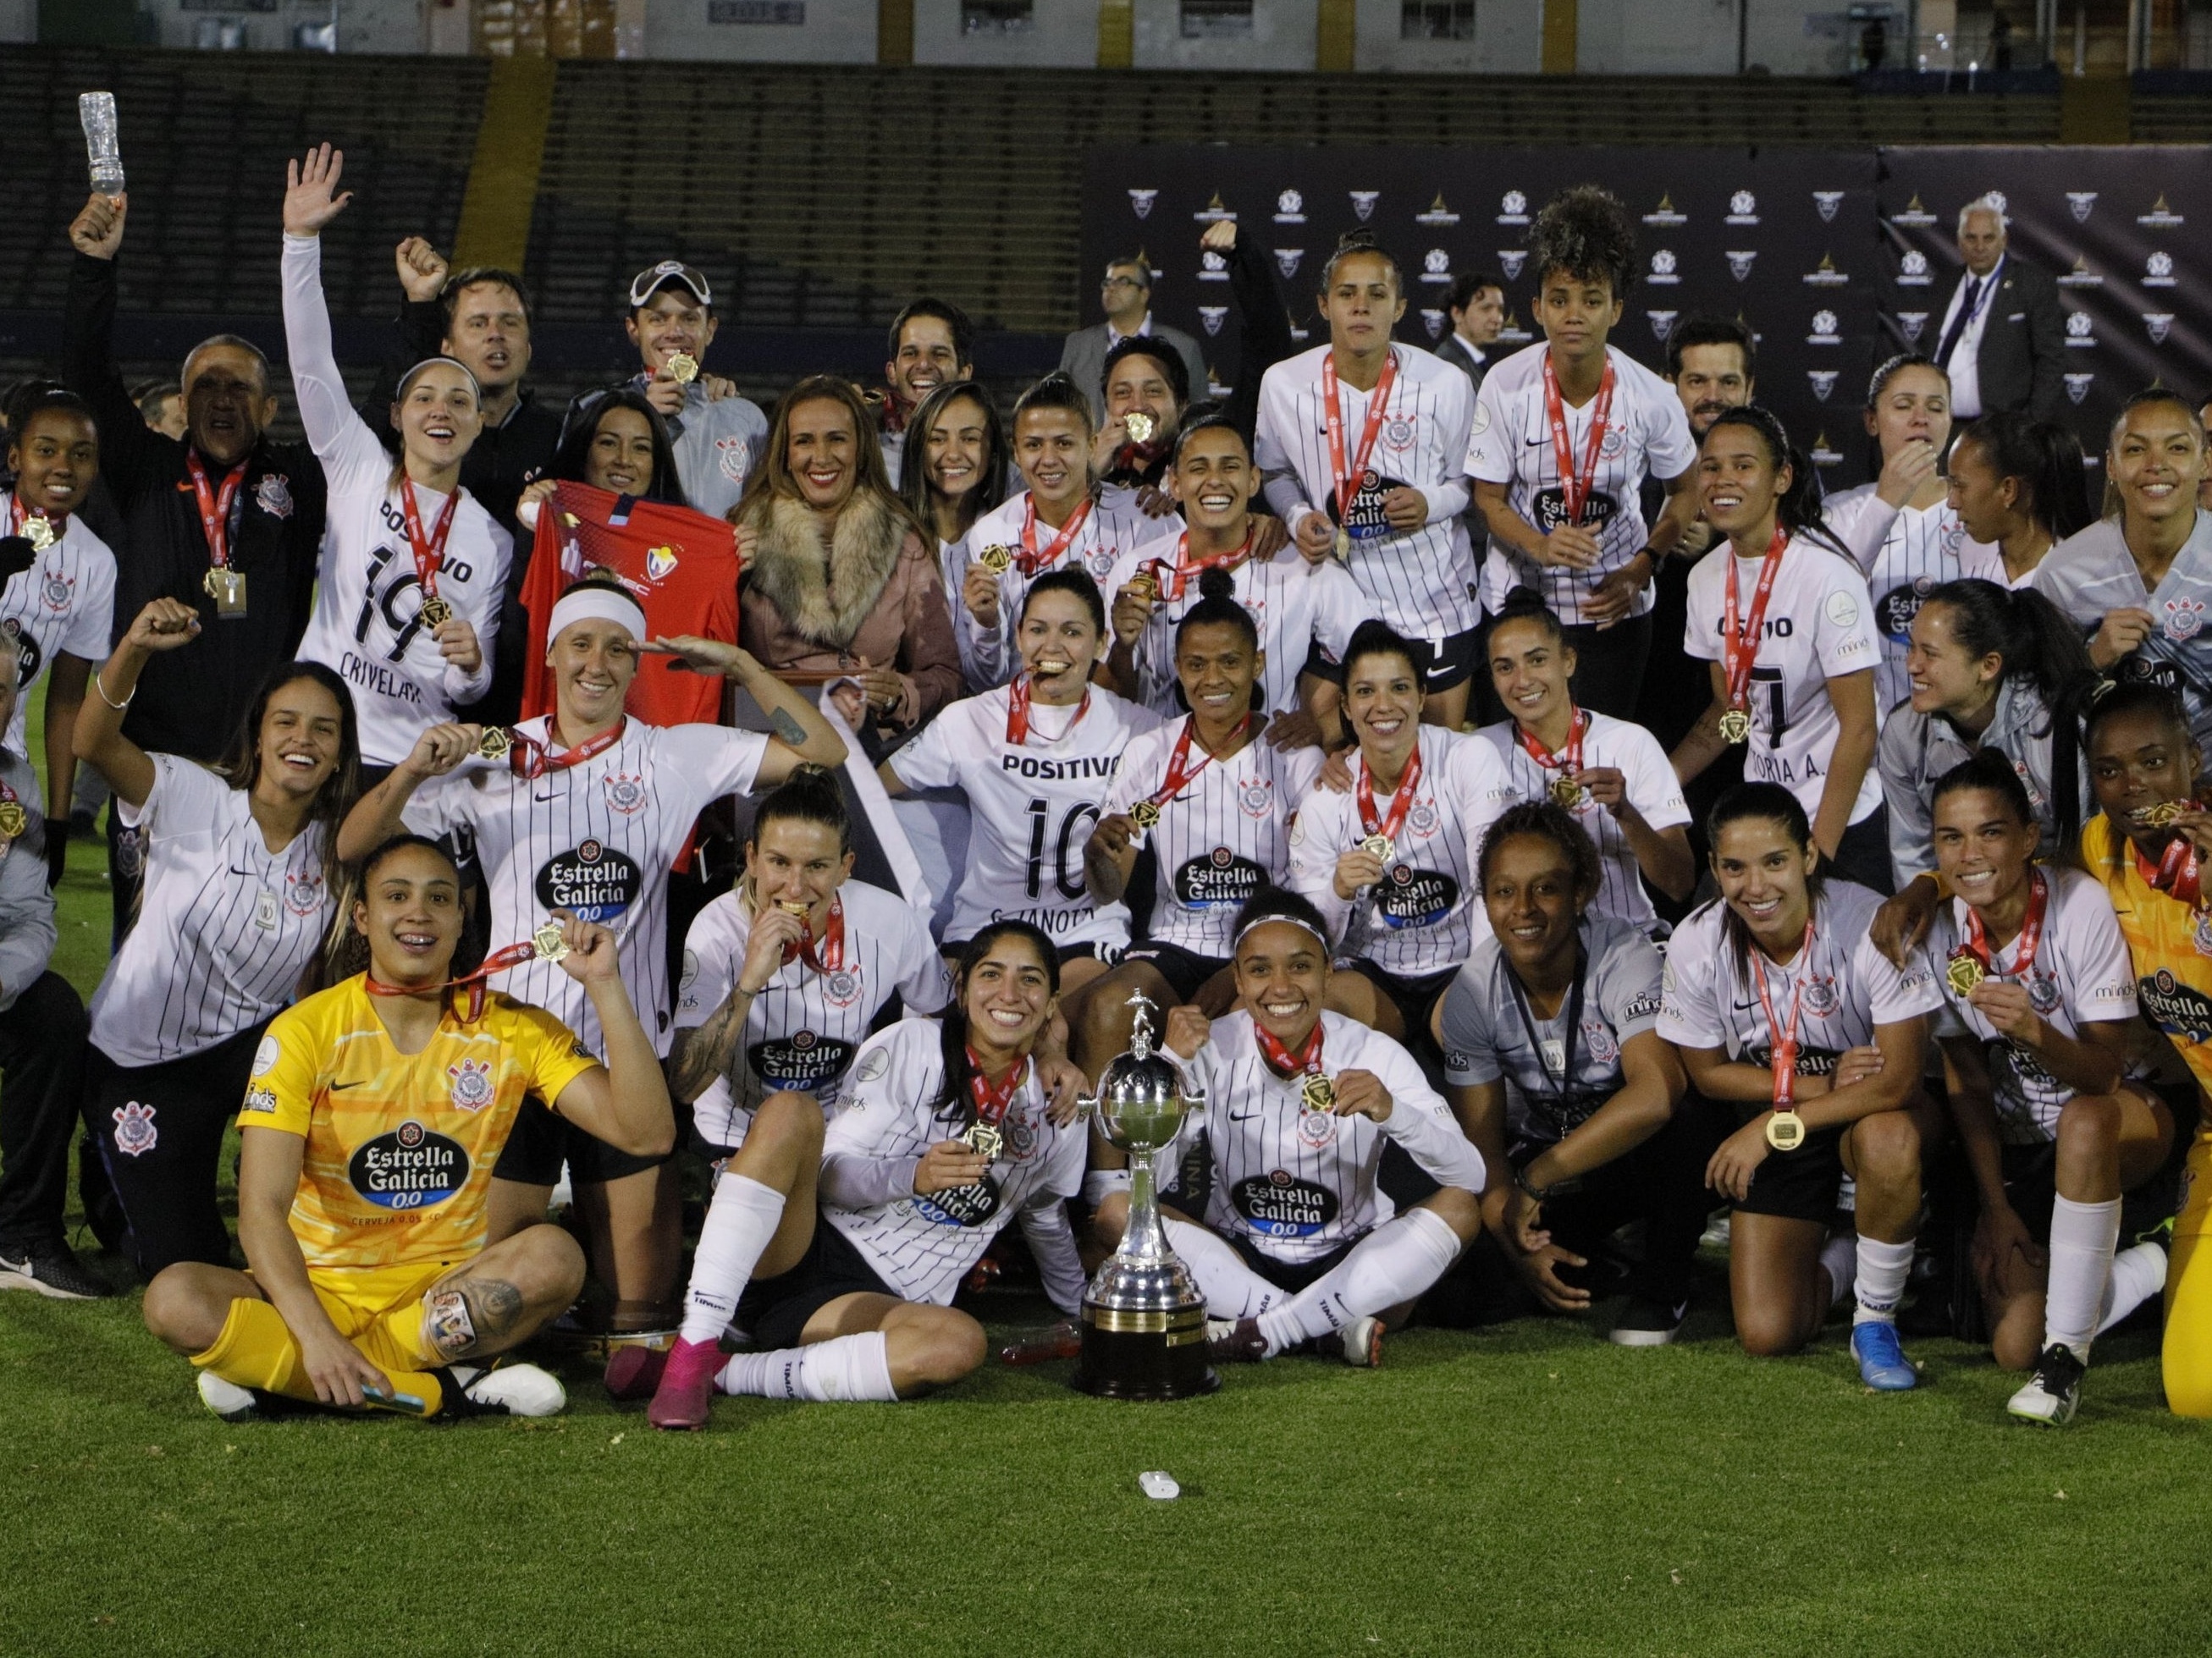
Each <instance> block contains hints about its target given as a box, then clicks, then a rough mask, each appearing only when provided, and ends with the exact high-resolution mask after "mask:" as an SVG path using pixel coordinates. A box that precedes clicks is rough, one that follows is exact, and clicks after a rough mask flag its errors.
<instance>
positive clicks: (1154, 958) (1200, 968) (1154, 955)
mask: <svg viewBox="0 0 2212 1658" xmlns="http://www.w3.org/2000/svg"><path fill="white" fill-rule="evenodd" d="M1121 959H1122V960H1123V961H1124V962H1142V963H1144V964H1145V965H1146V967H1149V968H1151V969H1153V970H1154V971H1155V972H1157V973H1158V975H1160V977H1162V978H1163V979H1165V980H1166V981H1168V989H1169V990H1170V991H1171V992H1172V993H1174V995H1175V999H1176V1005H1182V1004H1185V1003H1188V1002H1193V1001H1195V1000H1197V999H1198V992H1199V987H1200V986H1201V985H1203V984H1205V982H1206V981H1207V980H1208V979H1211V978H1212V976H1213V975H1215V974H1217V973H1218V972H1220V971H1221V969H1224V968H1225V967H1227V966H1228V965H1229V963H1228V962H1227V961H1225V960H1224V959H1222V958H1221V957H1214V956H1200V955H1199V954H1198V953H1197V952H1195V951H1194V950H1185V949H1184V948H1183V947H1182V945H1181V944H1162V943H1160V942H1159V941H1158V940H1157V939H1152V938H1147V939H1146V940H1145V941H1144V942H1143V943H1142V944H1131V945H1130V946H1129V948H1128V949H1127V950H1125V951H1124V952H1122V956H1121Z"/></svg>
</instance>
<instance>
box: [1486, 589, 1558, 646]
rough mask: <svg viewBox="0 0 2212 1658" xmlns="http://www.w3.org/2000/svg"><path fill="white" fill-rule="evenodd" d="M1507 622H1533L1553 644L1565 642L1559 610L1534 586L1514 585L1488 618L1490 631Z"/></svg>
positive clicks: (1494, 630)
mask: <svg viewBox="0 0 2212 1658" xmlns="http://www.w3.org/2000/svg"><path fill="white" fill-rule="evenodd" d="M1508 622H1533V623H1535V624H1536V627H1537V629H1539V630H1540V631H1541V633H1542V634H1543V635H1544V636H1545V637H1546V638H1547V639H1549V640H1550V641H1552V643H1553V645H1554V646H1561V645H1565V643H1566V642H1567V634H1566V629H1565V625H1564V624H1563V623H1561V622H1560V621H1559V612H1558V611H1556V610H1553V608H1552V607H1551V605H1550V604H1547V602H1546V601H1545V598H1544V596H1543V594H1541V593H1540V592H1537V591H1536V590H1535V589H1534V587H1515V588H1512V589H1511V590H1510V591H1509V592H1507V593H1506V595H1505V602H1504V604H1501V605H1499V606H1498V614H1497V615H1496V616H1492V618H1491V620H1490V627H1491V631H1492V632H1493V633H1494V632H1496V631H1497V630H1498V628H1499V627H1500V626H1501V625H1503V624H1504V623H1508Z"/></svg>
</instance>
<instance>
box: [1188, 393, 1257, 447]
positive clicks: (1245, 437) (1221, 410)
mask: <svg viewBox="0 0 2212 1658" xmlns="http://www.w3.org/2000/svg"><path fill="white" fill-rule="evenodd" d="M1200 432H1226V433H1228V434H1231V436H1232V437H1234V438H1235V439H1236V440H1237V441H1238V442H1239V443H1241V444H1243V446H1244V458H1245V459H1247V460H1249V459H1251V458H1252V436H1251V434H1250V433H1249V432H1247V431H1245V430H1244V429H1243V428H1241V427H1239V426H1238V425H1237V422H1235V421H1233V420H1231V419H1230V418H1229V411H1228V410H1227V409H1226V408H1225V406H1224V405H1223V404H1218V403H1194V404H1191V406H1190V407H1189V408H1188V409H1187V410H1184V411H1183V417H1182V422H1180V423H1179V424H1178V425H1177V426H1176V434H1175V447H1174V450H1173V459H1175V460H1176V461H1180V460H1182V452H1183V448H1184V446H1186V445H1188V443H1189V442H1190V440H1191V439H1192V438H1193V437H1194V436H1195V435H1197V434H1199V433H1200Z"/></svg>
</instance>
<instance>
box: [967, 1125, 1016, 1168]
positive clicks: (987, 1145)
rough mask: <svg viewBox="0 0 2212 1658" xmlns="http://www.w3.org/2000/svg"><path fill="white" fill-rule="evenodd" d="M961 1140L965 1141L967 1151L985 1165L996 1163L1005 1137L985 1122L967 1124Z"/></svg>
mask: <svg viewBox="0 0 2212 1658" xmlns="http://www.w3.org/2000/svg"><path fill="white" fill-rule="evenodd" d="M962 1138H963V1139H966V1140H967V1142H968V1149H969V1151H973V1152H974V1153H975V1155H976V1156H977V1157H981V1158H982V1159H983V1161H984V1162H986V1163H996V1162H997V1161H998V1160H999V1151H1000V1147H1002V1146H1004V1145H1006V1136H1005V1135H1003V1134H1001V1133H1000V1132H999V1131H998V1130H997V1129H995V1128H994V1127H991V1125H990V1124H988V1123H987V1122H974V1123H969V1125H968V1132H967V1133H966V1134H965V1135H963V1137H962Z"/></svg>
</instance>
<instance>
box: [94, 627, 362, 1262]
mask: <svg viewBox="0 0 2212 1658" xmlns="http://www.w3.org/2000/svg"><path fill="white" fill-rule="evenodd" d="M199 629H200V622H199V616H198V613H197V611H195V610H193V609H192V607H191V605H189V604H185V603H183V602H182V601H181V600H179V599H174V598H157V599H155V601H154V602H153V603H152V604H149V605H147V606H146V608H145V609H144V610H141V611H140V612H139V613H138V615H137V617H136V618H135V619H134V620H133V621H132V623H131V627H130V630H129V631H128V632H127V633H125V635H124V637H123V641H122V642H121V643H120V644H118V646H117V647H115V650H114V653H112V655H111V656H109V658H108V659H107V661H106V664H104V665H102V666H101V667H100V670H99V671H97V672H95V673H94V676H93V690H94V695H91V696H88V697H87V698H86V699H85V702H84V707H83V708H82V711H81V712H80V713H79V714H78V715H77V726H76V752H77V757H78V758H79V759H81V760H84V761H87V762H89V763H90V764H91V765H92V766H93V767H94V768H96V769H97V770H98V771H99V772H100V775H101V776H103V777H105V778H106V780H107V783H108V786H109V787H111V788H112V789H113V790H114V791H115V809H116V811H118V813H119V814H120V815H121V817H122V820H123V821H124V822H125V823H127V824H130V825H132V826H133V827H137V828H139V829H143V832H144V837H145V841H146V878H145V885H144V889H143V893H142V896H141V897H140V900H139V914H138V920H137V925H136V926H133V927H132V928H131V932H130V933H129V935H128V936H127V937H126V938H125V939H124V941H123V945H122V948H121V949H120V950H118V951H117V952H116V954H115V957H114V958H113V959H112V961H110V962H109V963H108V964H107V971H106V974H105V975H103V976H102V977H101V979H100V988H99V989H98V990H97V991H96V992H94V995H93V999H92V1052H91V1056H90V1060H89V1063H88V1067H87V1070H88V1075H87V1078H86V1089H85V1117H86V1121H87V1124H88V1127H90V1129H91V1130H92V1133H93V1135H94V1140H95V1142H96V1143H97V1144H98V1145H99V1146H100V1158H101V1162H102V1163H104V1164H105V1166H106V1170H107V1175H108V1178H109V1180H110V1181H111V1182H112V1184H113V1186H114V1188H115V1193H116V1196H117V1197H118V1199H119V1200H120V1202H121V1204H122V1208H123V1217H124V1221H125V1226H126V1228H127V1233H128V1236H127V1241H126V1245H125V1248H126V1250H127V1252H128V1253H129V1254H131V1257H132V1259H133V1260H134V1261H135V1262H136V1264H137V1267H138V1270H139V1271H140V1272H142V1273H143V1275H145V1276H146V1277H147V1278H152V1276H153V1275H154V1274H155V1272H159V1271H161V1268H162V1267H164V1266H168V1265H169V1264H170V1263H171V1262H173V1261H179V1260H200V1261H207V1262H209V1263H210V1264H212V1265H216V1266H223V1265H226V1264H228V1261H229V1260H230V1240H229V1238H228V1236H227V1235H226V1234H225V1232H224V1230H223V1224H222V1215H221V1214H220V1213H219V1212H217V1210H216V1200H215V1186H216V1157H217V1154H218V1153H219V1152H220V1151H222V1137H223V1130H224V1129H225V1127H228V1124H229V1121H230V1120H231V1118H232V1116H233V1115H234V1114H235V1113H236V1112H237V1110H238V1104H239V1101H240V1099H241V1098H242V1097H244V1095H245V1092H246V1080H247V1072H248V1069H249V1067H250V1066H252V1065H253V1064H254V1063H256V1060H255V1049H256V1047H257V1045H258V1043H259V1042H260V1041H261V1034H262V1031H263V1029H264V1027H266V1025H267V1024H268V1023H269V1021H270V1019H271V1018H273V1017H275V1016H276V1014H277V1013H278V1012H279V1011H282V1010H283V1008H284V1007H285V1006H286V1005H288V1004H289V1002H290V1001H291V1000H292V999H293V995H294V993H295V991H296V990H297V989H298V988H299V987H300V985H301V981H302V979H303V978H304V977H305V975H307V972H308V970H309V969H310V968H312V967H313V965H314V963H315V961H316V957H317V953H318V951H319V950H320V949H321V947H322V945H323V943H324V938H325V933H326V932H328V931H329V927H330V921H331V915H332V914H333V913H334V911H335V908H336V902H335V898H334V896H333V895H334V894H335V892H336V891H337V886H338V864H337V829H338V825H339V824H340V823H342V822H343V820H344V817H345V813H346V811H347V808H348V807H349V805H351V804H352V801H353V797H354V793H355V792H356V788H357V787H358V786H359V780H360V765H361V745H360V738H359V737H358V735H357V731H358V727H357V726H356V720H355V714H354V705H353V699H352V698H351V697H350V696H349V695H348V694H347V690H346V685H345V682H344V681H343V680H342V679H340V678H339V677H337V675H336V674H334V673H332V672H331V671H330V670H329V669H328V668H326V667H325V666H323V665H321V664H320V663H318V662H295V663H292V664H290V665H288V666H286V667H284V668H282V669H280V670H278V671H277V672H276V673H275V674H273V675H272V676H270V680H269V683H267V684H266V685H264V687H263V689H262V692H261V695H259V696H258V698H256V699H255V701H254V703H253V706H252V709H251V710H250V711H249V714H248V716H247V719H246V722H245V724H244V726H242V727H241V729H240V732H239V733H238V736H237V738H235V740H234V742H233V744H232V745H231V749H230V751H229V753H228V754H227V755H226V756H224V758H223V761H222V764H221V765H220V766H218V767H216V768H214V769H212V770H211V769H210V768H207V767H204V766H201V765H198V764H197V763H195V762H192V761H190V760H186V759H183V758H181V757H180V756H176V755H173V754H148V753H147V752H145V750H143V749H141V748H140V747H139V746H138V745H137V744H136V743H134V742H132V741H131V739H130V738H127V737H125V735H124V734H123V711H124V710H125V708H128V707H129V706H130V703H131V697H132V695H134V694H135V693H136V690H137V683H138V675H139V671H140V670H142V669H143V667H144V666H145V665H146V663H147V661H148V660H149V659H150V658H151V657H152V656H153V655H154V654H155V653H157V652H161V651H169V650H175V649H176V648H178V647H179V646H182V645H185V644H187V643H189V642H190V641H191V638H192V637H193V635H196V634H197V633H198V631H199Z"/></svg>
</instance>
